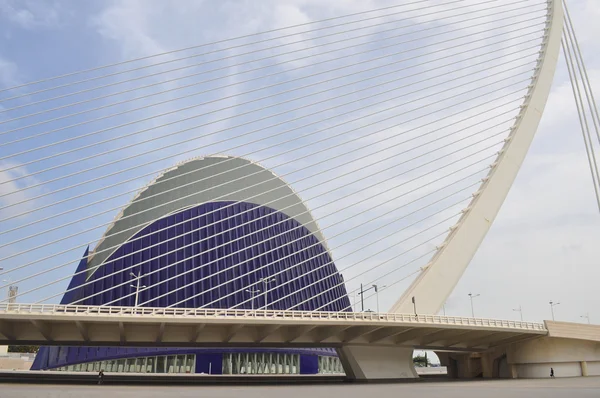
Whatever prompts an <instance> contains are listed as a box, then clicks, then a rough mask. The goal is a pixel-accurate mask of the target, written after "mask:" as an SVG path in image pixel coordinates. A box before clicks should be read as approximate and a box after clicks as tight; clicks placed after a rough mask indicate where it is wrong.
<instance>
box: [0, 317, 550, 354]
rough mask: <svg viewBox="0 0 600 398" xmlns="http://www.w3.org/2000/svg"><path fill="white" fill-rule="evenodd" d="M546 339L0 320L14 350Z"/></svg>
mask: <svg viewBox="0 0 600 398" xmlns="http://www.w3.org/2000/svg"><path fill="white" fill-rule="evenodd" d="M407 317H409V318H410V316H407ZM545 334H546V331H544V330H524V329H518V328H514V327H505V328H501V327H500V328H499V327H486V326H470V325H458V324H457V325H449V324H436V323H431V322H423V321H422V320H416V321H405V322H401V321H398V322H390V321H382V320H378V319H373V320H361V321H351V320H345V321H340V320H333V319H327V318H324V319H319V318H316V319H313V320H307V319H302V318H298V319H293V318H292V319H288V318H282V319H280V320H277V319H273V318H271V317H261V316H247V317H246V316H244V317H239V318H238V319H231V318H227V319H225V317H223V318H222V319H219V318H215V317H196V316H191V317H185V316H180V317H172V316H152V315H149V316H140V315H130V316H127V315H112V316H103V315H94V314H88V315H86V316H74V315H69V314H62V315H58V314H55V315H47V314H37V315H36V314H31V313H27V314H11V315H10V317H7V316H6V315H4V316H2V317H1V319H0V344H10V345H18V344H23V345H24V344H39V345H74V346H77V345H94V346H118V345H121V346H148V345H151V346H176V347H181V346H189V347H226V346H230V347H254V346H261V347H264V346H269V347H290V346H297V347H336V348H339V347H344V346H349V345H357V346H361V345H369V346H383V347H405V348H410V349H411V350H412V349H413V348H423V349H451V350H453V351H468V352H476V351H484V350H487V349H489V348H491V347H494V346H497V345H502V344H507V343H512V342H518V341H522V340H525V339H531V338H533V337H538V336H542V335H545Z"/></svg>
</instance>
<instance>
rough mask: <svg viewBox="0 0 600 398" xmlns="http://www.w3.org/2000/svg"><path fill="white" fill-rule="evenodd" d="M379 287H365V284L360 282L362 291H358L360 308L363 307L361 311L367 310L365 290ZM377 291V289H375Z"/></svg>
mask: <svg viewBox="0 0 600 398" xmlns="http://www.w3.org/2000/svg"><path fill="white" fill-rule="evenodd" d="M373 288H375V289H377V285H372V286H371V287H370V288H368V289H363V285H362V283H361V284H360V292H359V293H358V294H359V295H360V308H361V312H365V298H364V296H365V292H368V291H369V290H371V289H373ZM375 291H377V290H375Z"/></svg>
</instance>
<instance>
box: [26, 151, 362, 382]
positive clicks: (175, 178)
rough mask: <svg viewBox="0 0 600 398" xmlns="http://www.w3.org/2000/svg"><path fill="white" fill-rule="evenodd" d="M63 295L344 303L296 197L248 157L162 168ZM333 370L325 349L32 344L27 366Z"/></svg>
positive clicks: (243, 304) (149, 301)
mask: <svg viewBox="0 0 600 398" xmlns="http://www.w3.org/2000/svg"><path fill="white" fill-rule="evenodd" d="M61 303H62V304H76V305H113V306H132V307H133V306H142V307H179V308H239V309H253V308H254V309H265V308H266V309H277V310H285V309H294V310H303V311H312V310H321V311H350V310H351V308H350V300H349V299H348V296H347V293H346V289H345V286H344V281H343V278H342V276H341V275H340V274H339V272H338V271H337V268H336V266H335V264H334V263H333V260H332V257H331V254H330V252H329V249H328V247H327V244H326V242H325V239H324V237H323V235H322V234H321V232H320V230H319V228H318V225H317V223H316V221H315V220H314V219H313V217H312V215H311V214H310V211H309V210H308V208H307V207H306V205H305V204H304V203H303V201H302V200H301V198H300V197H299V196H298V195H297V194H296V193H295V192H294V191H293V190H292V189H291V188H290V187H289V186H288V185H287V184H286V183H285V181H283V180H282V179H281V178H279V177H277V176H276V175H275V174H274V173H272V172H271V171H269V170H267V169H265V168H263V167H261V166H260V165H258V164H256V163H253V162H251V161H249V160H246V159H243V158H238V157H228V156H211V157H205V158H197V159H192V160H190V161H187V162H184V163H181V164H179V165H177V166H176V167H173V168H171V169H169V170H167V171H165V172H164V173H163V174H162V175H160V176H159V177H158V178H156V179H155V180H154V181H153V182H152V183H150V184H149V185H148V186H147V187H146V188H144V189H142V190H141V191H140V192H139V193H138V194H137V195H136V197H135V198H134V199H133V200H132V201H131V202H130V203H129V204H128V205H127V206H126V207H125V208H124V209H123V210H122V211H121V213H120V214H119V215H118V216H117V217H116V218H115V220H114V222H113V223H112V224H111V225H110V226H109V227H108V228H107V230H106V232H105V233H104V235H103V237H102V239H101V240H100V241H99V242H98V244H97V245H96V247H95V248H94V250H93V251H91V252H88V251H87V250H86V253H85V254H84V256H83V260H82V261H81V262H80V264H79V266H78V267H77V270H76V272H75V275H74V276H73V278H72V280H71V282H70V284H69V288H68V289H67V292H66V293H65V295H64V297H63V298H62V301H61ZM43 369H52V370H70V371H98V370H100V369H103V370H104V371H105V372H144V373H146V372H156V373H212V374H243V373H254V374H256V373H267V374H273V373H302V374H314V373H319V372H320V373H336V372H341V371H342V369H341V366H340V364H339V360H338V358H337V356H336V354H335V351H334V350H332V349H267V348H264V349H263V348H261V349H257V348H246V349H240V348H236V349H230V348H228V349H225V348H222V349H206V348H194V347H189V348H176V349H174V348H162V347H148V348H131V347H42V348H41V349H40V351H39V353H38V355H37V357H36V359H35V362H34V364H33V366H32V370H43Z"/></svg>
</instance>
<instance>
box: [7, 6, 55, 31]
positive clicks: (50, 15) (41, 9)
mask: <svg viewBox="0 0 600 398" xmlns="http://www.w3.org/2000/svg"><path fill="white" fill-rule="evenodd" d="M62 12H64V10H61V7H60V4H59V3H57V2H54V1H35V0H17V1H15V0H0V15H2V16H4V18H6V19H8V20H9V21H11V22H12V23H14V24H16V25H17V26H19V27H21V28H23V29H34V28H38V27H44V28H48V27H56V26H58V25H59V23H60V16H61V13H62Z"/></svg>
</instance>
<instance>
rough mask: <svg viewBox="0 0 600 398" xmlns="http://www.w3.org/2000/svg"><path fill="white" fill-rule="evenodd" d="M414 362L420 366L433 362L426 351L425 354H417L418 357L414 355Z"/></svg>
mask: <svg viewBox="0 0 600 398" xmlns="http://www.w3.org/2000/svg"><path fill="white" fill-rule="evenodd" d="M413 363H414V364H415V366H416V367H419V368H425V367H427V366H429V365H431V362H429V359H428V358H427V353H425V355H417V356H416V357H413Z"/></svg>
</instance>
